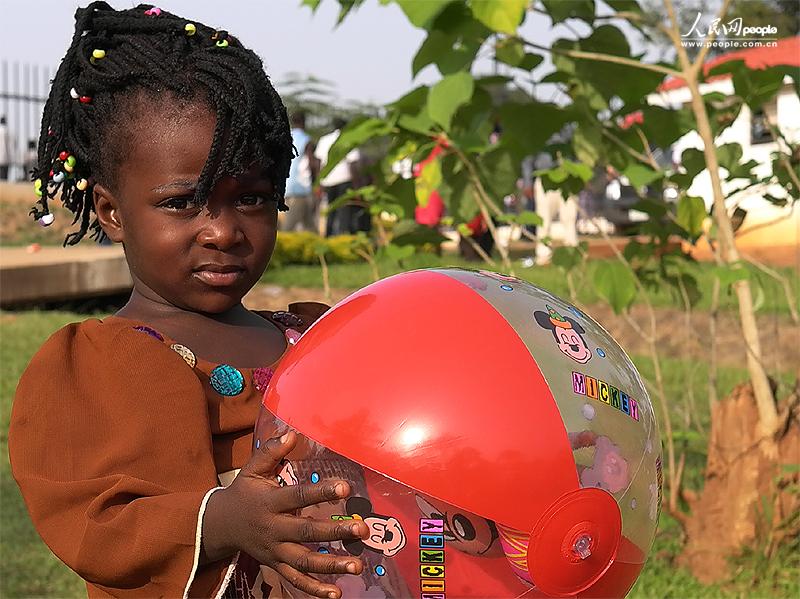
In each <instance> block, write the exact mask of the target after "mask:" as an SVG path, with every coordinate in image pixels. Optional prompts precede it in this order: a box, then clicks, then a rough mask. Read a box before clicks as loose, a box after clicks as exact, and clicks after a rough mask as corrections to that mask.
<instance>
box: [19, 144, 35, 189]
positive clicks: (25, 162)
mask: <svg viewBox="0 0 800 599" xmlns="http://www.w3.org/2000/svg"><path fill="white" fill-rule="evenodd" d="M37 159H38V155H37V151H36V140H35V139H29V140H28V147H27V148H26V149H25V153H24V154H23V155H22V174H21V175H20V177H19V180H20V181H30V179H31V173H32V172H33V169H34V168H36V161H37Z"/></svg>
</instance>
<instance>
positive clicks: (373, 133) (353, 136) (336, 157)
mask: <svg viewBox="0 0 800 599" xmlns="http://www.w3.org/2000/svg"><path fill="white" fill-rule="evenodd" d="M390 130H391V125H390V124H389V123H388V122H387V121H384V120H383V119H378V118H374V117H362V118H360V119H355V120H353V121H352V122H351V123H350V124H348V125H347V127H345V128H344V129H343V130H342V132H341V134H340V135H339V137H338V138H337V140H336V142H335V143H334V144H333V146H331V149H330V151H329V152H328V161H327V162H326V163H325V168H323V169H322V172H321V173H320V177H324V176H325V175H327V174H328V173H329V172H331V170H333V167H335V166H336V165H337V164H339V162H341V161H342V160H343V159H344V157H345V156H347V153H348V152H350V150H352V149H353V148H357V147H358V146H360V145H361V144H363V143H364V142H365V141H367V140H368V139H372V138H373V137H379V136H381V135H385V134H386V133H388V132H389V131H390Z"/></svg>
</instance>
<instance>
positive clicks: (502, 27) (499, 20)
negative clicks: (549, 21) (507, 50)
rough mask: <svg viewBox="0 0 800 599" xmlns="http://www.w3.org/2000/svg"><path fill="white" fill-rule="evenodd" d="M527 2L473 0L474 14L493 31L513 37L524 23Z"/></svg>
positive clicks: (471, 4)
mask: <svg viewBox="0 0 800 599" xmlns="http://www.w3.org/2000/svg"><path fill="white" fill-rule="evenodd" d="M527 4H528V1H527V0H472V2H471V3H470V6H471V8H472V14H473V15H475V18H476V19H478V20H479V21H480V22H481V23H483V24H484V25H486V26H487V27H488V28H489V29H491V30H492V31H498V32H500V33H507V34H509V35H513V34H514V33H516V31H517V27H519V24H520V23H521V22H522V15H524V14H525V7H526V6H527Z"/></svg>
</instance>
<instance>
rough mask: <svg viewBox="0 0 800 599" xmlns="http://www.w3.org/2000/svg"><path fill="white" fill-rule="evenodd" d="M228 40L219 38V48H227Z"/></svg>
mask: <svg viewBox="0 0 800 599" xmlns="http://www.w3.org/2000/svg"><path fill="white" fill-rule="evenodd" d="M227 47H228V40H217V48H227Z"/></svg>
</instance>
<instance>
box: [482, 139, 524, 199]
mask: <svg viewBox="0 0 800 599" xmlns="http://www.w3.org/2000/svg"><path fill="white" fill-rule="evenodd" d="M478 166H479V167H480V170H481V173H482V175H483V176H482V177H481V178H482V179H483V180H484V186H485V187H487V191H489V194H490V195H491V196H493V197H495V198H503V197H505V196H506V195H508V194H510V193H514V191H515V189H516V183H517V179H518V178H519V172H520V171H519V162H517V161H515V160H514V158H513V157H512V155H511V152H509V150H508V147H507V146H505V145H504V144H498V145H496V146H494V147H492V149H491V150H489V151H488V152H486V153H485V154H484V155H483V156H480V157H479V158H478Z"/></svg>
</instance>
